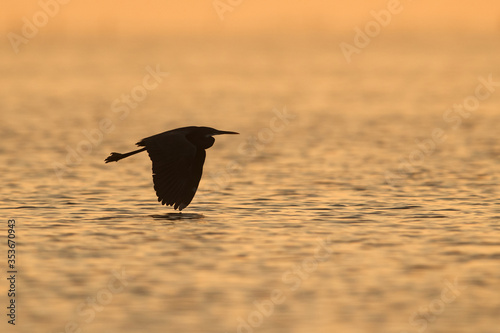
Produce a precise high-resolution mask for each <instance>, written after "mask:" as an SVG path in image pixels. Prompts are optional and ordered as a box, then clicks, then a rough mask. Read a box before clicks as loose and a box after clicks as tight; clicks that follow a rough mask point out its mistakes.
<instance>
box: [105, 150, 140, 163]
mask: <svg viewBox="0 0 500 333" xmlns="http://www.w3.org/2000/svg"><path fill="white" fill-rule="evenodd" d="M145 150H146V148H141V149H137V150H134V151H131V152H129V153H126V154H121V153H114V152H113V153H111V154H110V155H109V156H108V157H107V158H106V159H105V160H104V162H106V163H109V162H118V161H119V160H121V159H122V158H125V157H129V156H132V155H135V154H137V153H140V152H141V151H145Z"/></svg>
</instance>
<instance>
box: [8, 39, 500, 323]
mask: <svg viewBox="0 0 500 333" xmlns="http://www.w3.org/2000/svg"><path fill="white" fill-rule="evenodd" d="M476 37H477V36H476ZM476 37H474V38H470V39H467V38H465V37H464V38H463V39H462V40H460V41H457V40H449V39H445V38H441V39H440V38H439V37H435V39H434V40H426V39H424V38H421V39H415V40H410V41H408V40H396V39H390V38H387V39H385V38H383V37H380V38H379V40H376V41H373V43H372V44H371V45H370V46H369V47H367V48H366V49H365V50H363V51H362V53H361V54H360V55H355V56H354V57H353V62H352V63H351V64H347V63H346V62H345V59H344V58H343V56H342V54H341V53H340V51H339V48H338V42H339V40H337V39H335V38H327V37H324V38H317V39H313V40H307V41H306V40H289V41H288V40H275V41H273V40H245V41H243V40H207V39H200V40H195V39H193V40H177V39H167V40H142V41H139V40H131V41H127V42H125V41H113V40H109V41H99V42H90V41H69V40H68V41H57V40H47V41H33V42H31V44H30V45H27V47H26V49H25V51H24V52H21V53H20V54H19V55H17V56H15V55H13V54H10V51H9V50H3V51H2V53H1V54H0V58H1V59H2V61H1V62H0V66H1V69H2V73H3V74H2V76H1V78H0V85H1V86H2V89H1V90H0V97H1V98H0V109H1V110H2V111H1V112H2V120H3V121H2V122H1V123H0V127H1V131H2V145H1V148H0V149H1V154H0V159H1V162H2V164H3V165H4V168H3V172H2V173H1V176H0V180H1V183H2V187H1V189H0V194H1V197H2V204H1V207H2V216H3V219H4V221H5V223H2V230H4V231H2V233H3V234H4V235H5V233H6V231H5V229H6V228H5V227H6V222H7V219H8V218H15V219H16V223H17V232H18V234H17V235H18V242H19V244H18V258H17V262H18V271H19V273H18V290H19V294H18V319H17V320H18V325H16V328H15V329H16V331H19V332H35V331H36V332H64V331H67V332H73V331H77V330H78V329H82V330H83V331H84V332H424V331H427V332H499V329H498V314H499V313H500V297H499V296H500V237H499V236H500V228H499V220H500V208H499V203H500V195H499V186H498V183H499V176H498V171H499V166H500V158H499V156H500V144H499V141H498V124H499V123H500V113H499V105H500V97H499V96H500V86H499V85H496V86H494V88H492V89H493V90H491V91H489V90H485V88H478V86H481V82H482V81H481V80H487V79H488V77H489V76H490V75H491V77H492V80H493V81H494V82H499V81H500V73H499V72H498V68H500V66H499V65H500V61H499V58H498V51H499V49H500V48H499V44H498V41H497V40H493V39H491V40H490V39H481V38H476ZM157 68H159V69H160V71H161V72H163V71H164V72H168V73H169V74H168V76H161V77H160V78H157V79H158V80H157V82H158V86H157V87H156V88H154V89H150V90H146V91H147V96H146V97H145V98H144V99H143V100H139V99H141V98H142V97H141V98H138V100H137V101H136V102H137V103H136V104H137V105H136V104H134V103H135V101H132V102H130V104H128V105H127V104H126V103H125V102H123V101H120V99H121V98H122V95H123V94H130V93H131V92H135V94H140V93H141V91H142V92H144V90H141V88H137V87H138V86H140V85H141V84H143V80H144V79H145V78H146V77H147V75H148V73H149V72H150V71H152V70H155V69H157ZM147 80H150V78H148V79H147ZM148 82H149V83H150V85H149V86H151V85H153V81H148ZM477 89H480V93H482V94H483V95H481V96H483V97H484V98H481V100H480V101H479V99H476V101H479V105H477V108H476V105H474V104H473V103H474V99H473V97H474V96H475V94H476V93H477ZM481 89H482V90H481ZM488 91H489V92H490V94H489V95H488V94H487V92H488ZM136 96H140V95H136ZM471 96H472V97H471ZM471 98H472V99H471ZM463 103H472V104H468V106H467V107H466V108H463V109H457V108H455V109H453V107H454V105H457V104H463ZM448 110H451V111H448ZM460 110H462V111H460ZM464 110H465V111H464ZM467 110H469V111H467ZM284 115H287V116H284ZM105 119H107V120H105ZM186 125H205V126H211V127H215V128H218V129H222V130H231V131H238V132H240V133H241V134H240V135H239V136H238V137H232V136H231V137H224V136H221V137H217V138H216V143H215V145H214V146H213V147H212V148H211V149H209V150H208V151H207V155H208V156H207V161H206V164H205V169H204V178H203V179H202V182H201V184H200V188H199V191H198V194H197V195H196V196H195V198H194V200H193V202H192V203H191V205H190V206H189V207H188V208H187V209H186V210H184V211H183V213H182V214H178V213H177V212H176V211H175V212H174V211H173V210H172V208H171V207H164V206H161V205H159V204H158V203H157V202H156V197H155V193H154V190H153V188H152V179H151V166H150V161H149V159H148V157H147V155H146V154H144V153H143V154H140V155H136V156H133V157H130V158H128V159H126V160H123V161H120V162H119V163H113V164H104V162H103V160H104V158H105V157H106V156H107V155H108V154H109V152H111V151H120V152H126V151H129V150H131V149H133V148H134V143H135V142H137V141H139V140H140V139H141V138H143V137H147V136H150V135H152V134H156V133H159V132H162V131H165V130H168V129H172V128H176V127H181V126H186ZM99 128H100V129H99ZM2 237H6V236H2ZM2 248H3V250H2V251H5V252H6V248H5V247H4V246H2ZM2 257H4V255H3V254H2ZM5 264H6V260H2V261H1V265H2V266H1V267H2V271H3V272H5V270H6V266H5ZM2 280H4V279H3V278H2ZM4 281H5V280H4ZM1 285H2V286H3V287H2V288H3V289H5V290H3V291H2V292H0V295H1V296H0V300H1V304H2V308H3V309H5V307H4V305H6V304H7V302H8V299H7V296H6V289H7V285H6V284H4V283H2V284H1ZM4 312H5V310H2V317H3V319H2V323H1V325H2V327H7V324H6V320H5V314H3V313H4ZM8 328H9V329H12V328H11V327H8ZM3 330H4V328H2V331H3Z"/></svg>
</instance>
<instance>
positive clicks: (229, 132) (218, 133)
mask: <svg viewBox="0 0 500 333" xmlns="http://www.w3.org/2000/svg"><path fill="white" fill-rule="evenodd" d="M220 134H240V133H237V132H231V131H219V130H217V132H216V133H214V134H212V135H220Z"/></svg>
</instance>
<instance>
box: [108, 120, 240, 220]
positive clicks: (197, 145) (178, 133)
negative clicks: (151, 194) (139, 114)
mask: <svg viewBox="0 0 500 333" xmlns="http://www.w3.org/2000/svg"><path fill="white" fill-rule="evenodd" d="M219 134H238V133H236V132H228V131H219V130H216V129H214V128H210V127H197V126H189V127H182V128H177V129H174V130H171V131H167V132H163V133H160V134H156V135H153V136H150V137H148V138H145V139H142V140H141V141H139V142H137V145H138V146H139V147H144V148H141V149H137V150H134V151H131V152H129V153H126V154H120V153H111V155H109V156H108V158H106V159H105V162H106V163H108V162H117V161H119V160H121V159H122V158H125V157H129V156H131V155H134V154H137V153H140V152H143V151H145V150H147V151H148V154H149V157H150V158H151V161H153V183H154V188H155V191H156V195H157V196H158V201H161V203H162V205H167V206H172V205H173V206H174V209H177V208H179V210H183V209H184V208H186V207H187V206H188V205H189V203H190V202H191V200H193V197H194V194H195V193H196V190H197V189H198V184H199V183H200V179H201V174H202V172H203V163H204V162H205V156H206V153H205V149H208V148H210V147H212V145H213V144H214V142H215V139H214V138H213V137H212V136H213V135H219Z"/></svg>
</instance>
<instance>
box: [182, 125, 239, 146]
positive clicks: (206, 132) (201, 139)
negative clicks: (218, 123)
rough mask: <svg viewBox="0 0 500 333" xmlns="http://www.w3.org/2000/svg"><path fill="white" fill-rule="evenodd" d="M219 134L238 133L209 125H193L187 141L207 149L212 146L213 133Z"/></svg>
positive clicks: (213, 140)
mask: <svg viewBox="0 0 500 333" xmlns="http://www.w3.org/2000/svg"><path fill="white" fill-rule="evenodd" d="M221 134H239V133H237V132H231V131H219V130H216V129H215V128H211V127H194V128H193V130H192V131H191V132H190V133H189V134H188V135H187V137H188V139H189V141H191V142H193V143H194V144H195V145H196V146H197V147H200V148H203V149H208V148H210V147H212V146H213V144H214V142H215V139H214V138H213V136H214V135H221Z"/></svg>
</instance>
